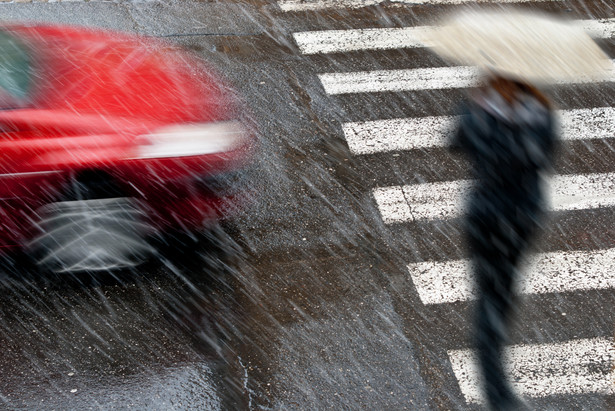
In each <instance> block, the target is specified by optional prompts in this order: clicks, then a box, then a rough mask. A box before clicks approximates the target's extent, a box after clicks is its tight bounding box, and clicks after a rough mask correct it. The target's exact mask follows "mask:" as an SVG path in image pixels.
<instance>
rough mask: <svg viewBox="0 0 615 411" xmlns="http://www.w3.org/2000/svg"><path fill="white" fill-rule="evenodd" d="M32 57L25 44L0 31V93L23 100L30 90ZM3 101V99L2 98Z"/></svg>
mask: <svg viewBox="0 0 615 411" xmlns="http://www.w3.org/2000/svg"><path fill="white" fill-rule="evenodd" d="M30 60H31V57H30V55H29V53H28V49H27V48H26V46H25V44H24V43H23V42H22V41H20V40H19V39H18V38H16V37H15V36H13V35H11V34H9V33H7V32H5V31H1V30H0V89H1V91H0V93H1V94H5V95H6V94H8V97H11V98H13V99H17V100H23V99H24V98H25V97H26V96H27V95H28V91H29V90H30V83H31V75H30V71H31V61H30ZM0 99H1V97H0Z"/></svg>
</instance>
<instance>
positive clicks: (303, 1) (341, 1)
mask: <svg viewBox="0 0 615 411" xmlns="http://www.w3.org/2000/svg"><path fill="white" fill-rule="evenodd" d="M384 1H385V0H278V5H279V6H280V8H281V9H282V10H283V11H309V10H323V9H333V8H335V9H345V8H348V9H358V8H362V7H368V6H375V5H378V4H380V3H382V2H384ZM389 1H391V2H392V3H399V4H409V5H413V6H414V5H420V4H430V5H437V4H464V3H472V2H475V1H472V0H389ZM530 1H535V0H487V1H485V0H483V1H480V3H481V4H483V3H529V2H530ZM544 1H562V0H544Z"/></svg>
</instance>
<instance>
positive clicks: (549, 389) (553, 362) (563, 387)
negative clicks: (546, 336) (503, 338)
mask: <svg viewBox="0 0 615 411" xmlns="http://www.w3.org/2000/svg"><path fill="white" fill-rule="evenodd" d="M448 355H449V358H450V361H451V365H452V366H453V372H454V373H455V376H456V377H457V380H458V381H459V386H460V388H461V392H462V393H463V395H464V396H465V398H466V401H467V402H473V403H476V402H481V401H480V400H481V394H480V392H479V390H478V386H479V380H478V379H479V375H478V372H477V369H476V358H475V356H474V354H473V353H472V351H470V350H456V351H450V352H449V353H448ZM505 356H506V358H507V360H506V361H505V363H506V364H507V365H508V366H509V371H510V373H511V374H512V379H511V380H512V381H513V386H514V387H515V388H516V389H517V391H519V392H520V393H521V394H523V395H527V396H530V397H546V396H551V395H563V394H588V393H594V394H610V395H613V394H615V384H614V383H613V382H614V381H615V374H614V372H613V367H612V366H611V364H613V361H614V360H615V352H614V348H613V341H612V340H610V339H608V338H592V339H578V340H573V341H568V342H565V343H557V344H541V345H514V346H510V347H507V350H506V353H505Z"/></svg>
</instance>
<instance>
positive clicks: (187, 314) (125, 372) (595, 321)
mask: <svg viewBox="0 0 615 411" xmlns="http://www.w3.org/2000/svg"><path fill="white" fill-rule="evenodd" d="M529 7H538V8H541V9H544V10H549V11H561V12H565V13H569V14H570V15H571V16H573V17H575V18H589V17H592V18H612V17H614V16H615V9H614V8H613V6H612V5H610V4H609V3H607V2H600V1H597V2H594V1H587V2H581V1H564V2H557V3H548V2H547V3H539V4H538V5H534V4H531V5H530V6H529ZM451 8H454V6H427V5H425V6H416V5H414V6H412V5H396V4H392V3H383V4H382V5H380V6H374V7H367V8H360V9H348V8H341V9H335V8H334V9H329V10H321V11H310V12H302V11H294V12H284V11H282V10H281V9H280V8H279V7H278V5H277V4H276V3H275V2H270V1H241V2H239V1H238V2H231V1H227V2H209V1H187V0H186V1H177V2H174V1H167V2H139V3H130V2H122V3H106V2H104V3H103V2H90V3H82V2H65V3H49V4H15V3H11V4H0V16H2V18H3V19H5V20H37V21H38V20H44V21H53V22H63V23H70V24H87V25H94V26H102V27H107V28H112V29H121V30H128V31H133V32H138V33H142V34H147V35H154V36H163V37H166V38H168V39H169V40H170V41H172V42H176V43H179V44H182V45H184V46H186V47H188V48H191V49H192V50H194V51H195V52H196V53H198V54H200V55H201V56H203V57H204V58H205V59H207V60H208V61H210V62H211V64H212V65H213V66H214V67H215V68H216V69H217V70H218V71H220V72H221V73H222V74H223V75H224V76H225V77H226V78H228V79H229V80H230V81H231V83H232V84H233V85H234V86H235V87H236V88H237V89H238V90H239V91H240V93H241V94H242V95H243V96H244V98H245V100H246V102H247V104H248V106H249V107H250V108H251V110H252V112H253V115H254V117H255V119H256V121H257V122H258V124H259V132H260V135H261V142H262V147H261V153H260V155H259V161H258V164H257V165H256V166H255V167H254V169H253V170H251V179H252V182H253V184H254V187H255V188H256V191H257V192H258V193H259V195H258V200H257V202H256V203H255V204H254V206H253V207H251V208H250V209H248V210H246V211H245V213H244V214H243V215H241V216H240V218H238V219H237V220H236V221H233V222H232V223H230V224H229V225H228V226H227V227H226V229H227V234H226V235H224V236H223V238H224V243H225V244H226V246H227V247H228V248H229V249H230V250H234V251H233V252H230V253H223V254H222V253H209V252H206V250H205V249H203V250H202V252H201V253H200V255H198V256H193V257H191V258H192V259H191V260H190V261H187V262H186V258H182V256H178V255H174V256H171V257H170V258H169V259H165V260H164V261H163V262H161V263H159V264H151V265H149V266H147V267H145V268H143V269H141V270H139V272H135V273H130V272H128V273H118V274H117V276H119V277H115V276H113V275H108V276H105V277H102V278H97V279H95V280H84V279H82V278H78V279H70V278H68V279H67V278H58V277H44V278H40V277H38V276H36V275H35V274H33V273H30V272H29V271H27V270H26V269H25V268H24V267H23V266H20V265H17V267H15V268H14V269H11V268H7V269H6V270H5V275H4V276H3V277H2V289H3V291H2V293H0V295H1V297H0V300H1V304H2V315H1V316H0V339H1V340H2V342H3V344H2V346H3V350H1V352H0V375H1V376H2V378H1V381H0V408H7V409H14V408H23V409H127V408H132V409H280V408H282V409H410V410H423V409H425V410H426V409H439V410H452V409H460V410H465V409H470V410H471V409H477V408H478V406H477V405H475V404H468V403H466V401H465V399H464V397H463V395H462V393H461V391H460V388H459V386H458V382H457V379H456V376H455V374H454V372H453V370H452V368H451V365H450V362H449V359H448V355H447V352H448V351H450V350H454V349H463V348H468V347H469V346H470V344H471V338H470V329H469V325H470V324H469V319H470V317H471V309H472V305H471V303H469V302H466V301H459V302H454V303H450V304H440V305H431V306H426V305H424V304H423V303H422V302H421V299H420V296H419V294H418V292H417V289H416V287H415V286H414V284H413V281H412V279H411V278H410V276H409V275H408V271H407V269H406V266H407V264H409V263H411V262H419V261H426V260H449V259H455V258H461V257H463V256H464V255H465V250H464V246H463V244H462V241H461V238H460V231H459V228H460V226H459V222H458V221H456V220H452V221H450V222H447V221H435V222H416V223H404V224H395V225H386V224H384V223H383V221H382V219H381V216H380V213H379V211H378V209H377V207H376V204H375V202H374V200H373V197H372V194H371V190H372V189H373V188H375V187H378V186H388V185H397V184H410V183H416V182H433V181H440V180H448V179H454V178H460V177H463V176H467V174H468V167H467V163H466V162H465V161H464V160H463V158H460V157H458V156H456V155H455V154H451V153H449V152H448V151H447V150H445V149H438V148H434V149H425V150H412V151H406V152H404V151H402V152H396V153H376V154H369V155H362V156H355V155H352V153H350V151H349V150H348V146H347V144H346V141H345V140H344V136H343V133H342V130H341V124H342V123H344V122H348V121H367V120H377V119H387V118H398V117H406V116H426V115H445V114H451V113H454V112H455V110H456V107H457V105H458V103H459V101H461V99H462V98H463V92H462V91H456V90H449V91H447V92H442V91H420V92H412V93H410V92H381V93H370V94H365V93H360V94H350V95H342V96H328V95H327V94H326V93H325V91H324V90H323V87H322V85H321V83H320V81H319V79H318V76H317V74H318V73H323V72H350V71H368V70H393V69H402V68H417V67H426V66H430V65H439V66H441V65H444V63H442V62H441V61H440V60H439V59H437V58H436V57H434V56H432V55H430V54H428V53H426V52H425V50H422V49H395V50H388V51H353V52H345V53H333V54H328V55H319V54H316V55H303V54H301V52H300V51H299V50H298V48H297V46H296V44H295V42H294V40H293V37H292V33H294V32H300V31H310V30H325V29H338V30H340V29H349V28H368V27H369V28H378V27H409V26H417V25H422V24H429V22H431V21H432V20H433V19H434V18H435V17H436V16H437V15H439V14H440V13H442V12H446V11H449V10H451ZM601 44H602V45H603V46H604V47H605V49H606V50H607V51H608V52H609V54H610V55H611V57H613V56H614V55H615V50H614V46H615V43H613V41H612V40H604V41H602V42H601ZM614 91H615V85H613V83H605V84H602V85H600V86H596V85H586V86H565V87H560V88H557V89H554V90H551V95H552V96H553V98H554V100H555V101H556V103H557V104H558V106H559V107H560V108H563V109H573V108H582V107H589V106H595V107H598V106H615V101H614V100H615V97H614V96H615V93H614ZM614 159H615V154H614V153H613V150H612V148H611V144H610V142H609V141H608V140H600V141H595V142H593V143H589V144H588V143H583V142H573V143H570V144H567V145H565V146H563V147H562V148H561V152H560V156H559V160H558V164H557V167H556V168H557V170H556V171H557V172H558V173H561V174H567V173H590V172H591V173H594V172H613V171H615V170H614V167H613V166H612V164H614V162H613V160H614ZM614 217H615V215H614V213H613V210H612V209H609V208H602V209H597V210H593V211H568V212H561V213H558V214H555V215H553V216H552V217H550V220H549V224H548V228H547V230H546V231H545V233H544V234H543V236H542V237H541V238H540V240H539V242H538V244H537V246H536V247H537V249H538V250H539V251H543V252H546V251H559V250H593V249H603V248H610V247H613V246H614V245H615V231H614V230H613V229H612V228H611V226H612V224H611V222H612V221H613V219H614ZM614 302H615V295H614V293H613V291H612V290H609V289H606V290H586V291H577V292H574V293H553V294H541V295H530V296H527V297H526V298H525V299H524V300H523V303H522V306H521V307H520V308H519V312H518V314H517V315H518V318H521V319H522V321H520V322H519V324H518V325H517V328H516V329H515V331H514V333H513V335H512V336H511V342H512V343H514V344H540V343H553V342H564V341H568V340H572V339H579V338H596V337H604V338H611V337H612V336H613V320H614V318H613V315H612V307H613V303H614ZM535 405H536V408H537V409H543V408H545V407H551V408H552V409H591V410H602V409H604V410H606V409H614V408H615V399H614V398H613V397H612V396H608V395H601V394H579V395H568V394H567V395H560V396H548V397H545V398H540V399H536V400H535Z"/></svg>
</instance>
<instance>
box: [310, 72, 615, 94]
mask: <svg viewBox="0 0 615 411" xmlns="http://www.w3.org/2000/svg"><path fill="white" fill-rule="evenodd" d="M318 77H319V78H320V81H321V83H322V85H323V87H324V89H325V91H326V92H327V94H332V95H335V94H352V93H376V92H385V91H418V90H442V89H453V88H465V87H475V86H477V85H478V84H479V82H480V72H479V70H478V69H477V68H476V67H468V66H457V67H428V68H418V69H401V70H375V71H360V72H354V73H324V74H320V75H319V76H318ZM599 81H601V82H602V81H615V65H613V66H612V67H611V68H610V71H609V73H608V74H607V75H606V76H605V77H604V78H602V79H600V80H599ZM593 82H596V80H595V79H589V78H583V77H579V78H576V79H574V80H567V81H561V82H560V84H583V83H593Z"/></svg>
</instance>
